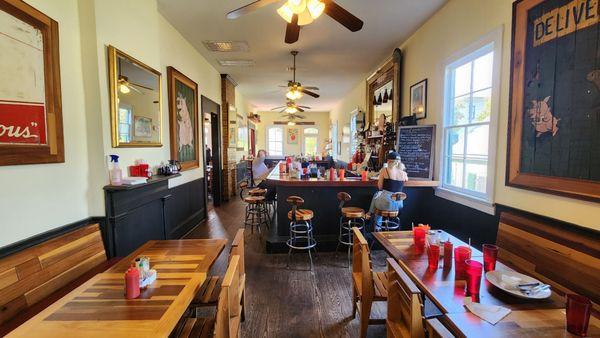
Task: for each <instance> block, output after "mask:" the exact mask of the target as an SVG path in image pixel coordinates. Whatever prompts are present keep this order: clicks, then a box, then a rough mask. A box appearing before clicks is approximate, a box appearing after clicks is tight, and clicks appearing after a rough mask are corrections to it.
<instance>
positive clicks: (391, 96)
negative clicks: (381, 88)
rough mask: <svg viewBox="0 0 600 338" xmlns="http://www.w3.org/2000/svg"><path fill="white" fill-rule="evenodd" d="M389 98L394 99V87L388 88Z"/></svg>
mask: <svg viewBox="0 0 600 338" xmlns="http://www.w3.org/2000/svg"><path fill="white" fill-rule="evenodd" d="M389 99H390V100H392V101H393V100H394V88H392V89H390V97H389Z"/></svg>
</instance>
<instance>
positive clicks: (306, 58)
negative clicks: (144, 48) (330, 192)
mask: <svg viewBox="0 0 600 338" xmlns="http://www.w3.org/2000/svg"><path fill="white" fill-rule="evenodd" d="M157 1H158V6H159V10H160V12H161V13H162V14H163V16H164V17H165V18H166V19H167V20H168V21H169V22H170V23H171V24H172V25H173V26H174V27H175V28H176V29H177V30H178V31H179V32H180V33H181V34H182V35H183V36H184V37H185V38H186V39H187V40H188V41H190V42H191V44H192V45H193V46H194V47H195V48H196V49H197V50H198V51H199V52H200V53H201V54H202V55H203V56H204V57H205V58H206V59H207V60H208V61H209V62H210V63H211V64H212V65H213V66H214V67H215V68H216V69H217V70H218V71H219V72H221V73H226V74H230V75H231V76H232V77H233V78H234V79H235V80H236V81H237V82H238V84H239V85H238V87H237V90H239V91H240V92H241V93H242V94H243V95H244V96H245V97H246V98H247V99H248V100H249V102H250V103H251V104H252V105H254V106H255V107H256V108H257V110H259V111H262V110H268V109H270V108H272V107H274V106H281V105H282V104H283V103H284V101H285V96H284V91H283V90H281V89H278V88H277V86H278V85H284V84H286V83H287V81H288V80H291V77H292V74H291V72H289V71H287V67H290V66H291V63H292V57H291V55H290V54H289V52H290V51H291V50H298V51H300V55H299V56H298V65H297V67H298V76H297V80H298V81H299V82H301V83H302V84H303V85H305V86H317V87H320V88H321V90H320V92H319V93H320V94H321V98H319V99H313V98H311V97H307V96H305V97H304V98H302V99H301V100H300V102H301V104H303V105H308V106H311V107H313V109H314V110H320V111H328V110H331V109H332V108H333V107H334V106H335V105H336V104H337V103H338V102H339V101H340V100H341V99H342V98H343V97H344V96H345V95H346V94H347V93H348V92H349V91H350V90H351V89H352V88H353V87H354V86H356V84H358V83H359V81H360V80H361V79H363V78H364V77H365V74H366V73H367V72H369V71H371V70H372V69H373V68H374V67H375V66H377V65H378V63H380V62H382V61H384V60H385V59H386V58H387V57H388V56H391V54H392V51H393V49H394V48H395V47H396V46H398V45H400V43H401V42H403V41H404V40H405V39H407V38H408V37H409V36H410V34H411V33H412V32H414V31H415V30H416V29H417V28H418V27H419V26H420V25H421V24H422V23H423V22H425V21H426V20H427V19H428V18H429V17H430V16H431V15H433V13H435V11H436V10H437V9H439V8H440V7H441V6H442V5H443V4H444V3H445V2H446V1H447V0H337V3H338V4H339V5H341V6H342V7H344V8H346V9H347V10H348V11H350V12H351V13H353V14H354V15H356V16H357V17H359V18H360V19H361V20H363V21H364V22H365V25H364V27H363V29H362V30H361V31H359V32H356V33H352V32H350V31H349V30H347V29H346V28H344V27H343V26H341V25H340V24H338V23H337V22H336V21H334V20H333V19H331V18H330V17H328V16H326V15H325V14H323V15H322V16H321V17H320V18H318V19H317V20H316V21H315V22H313V23H312V24H310V25H308V26H304V27H303V28H302V30H301V32H300V40H299V41H298V42H296V43H295V44H293V45H288V44H286V43H285V42H284V41H283V39H284V36H285V21H283V19H282V18H281V17H279V15H278V14H277V13H276V9H277V8H278V6H280V5H281V4H282V3H283V0H282V1H281V3H276V4H272V5H269V6H267V7H263V8H261V9H259V10H257V11H255V12H253V13H251V14H248V15H245V16H242V17H240V18H238V19H236V20H229V19H227V18H226V17H225V15H226V13H227V12H229V11H231V10H233V9H236V8H238V7H241V6H243V5H246V4H248V3H250V2H252V1H253V0H157ZM205 40H232V41H240V40H241V41H247V42H248V44H249V45H250V51H249V52H244V53H217V52H209V51H208V50H207V49H206V48H205V47H204V45H203V44H202V41H205ZM218 59H227V60H235V59H252V60H254V61H255V62H256V64H255V66H253V67H247V68H244V67H221V66H220V65H219V64H218V63H217V60H218Z"/></svg>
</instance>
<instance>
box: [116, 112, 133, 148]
mask: <svg viewBox="0 0 600 338" xmlns="http://www.w3.org/2000/svg"><path fill="white" fill-rule="evenodd" d="M132 118H133V109H132V107H131V106H128V105H124V104H121V105H119V142H125V143H126V142H131V134H132V132H131V130H132V129H133V123H132Z"/></svg>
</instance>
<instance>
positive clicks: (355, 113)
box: [349, 109, 358, 160]
mask: <svg viewBox="0 0 600 338" xmlns="http://www.w3.org/2000/svg"><path fill="white" fill-rule="evenodd" d="M357 117H358V109H357V110H355V111H353V112H351V113H350V157H349V159H350V160H352V157H353V156H354V153H355V152H356V148H357V147H358V140H357V138H356V122H357Z"/></svg>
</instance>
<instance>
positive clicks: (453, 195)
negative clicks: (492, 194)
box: [435, 187, 496, 215]
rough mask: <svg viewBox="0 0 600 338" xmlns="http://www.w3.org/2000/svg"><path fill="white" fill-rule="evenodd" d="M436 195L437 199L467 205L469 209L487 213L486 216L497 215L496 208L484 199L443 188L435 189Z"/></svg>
mask: <svg viewBox="0 0 600 338" xmlns="http://www.w3.org/2000/svg"><path fill="white" fill-rule="evenodd" d="M435 195H436V196H437V197H441V198H444V199H447V200H449V201H452V202H456V203H458V204H462V205H465V206H467V207H469V208H473V209H475V210H479V211H481V212H485V213H486V214H490V215H495V214H496V208H495V207H494V204H492V203H490V202H488V201H486V200H484V199H478V198H475V197H473V196H471V195H465V194H461V193H459V192H457V191H452V190H449V189H446V188H442V187H438V188H436V189H435Z"/></svg>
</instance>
